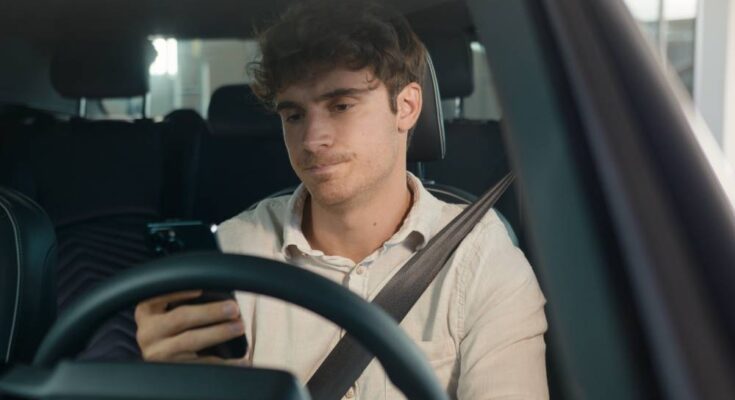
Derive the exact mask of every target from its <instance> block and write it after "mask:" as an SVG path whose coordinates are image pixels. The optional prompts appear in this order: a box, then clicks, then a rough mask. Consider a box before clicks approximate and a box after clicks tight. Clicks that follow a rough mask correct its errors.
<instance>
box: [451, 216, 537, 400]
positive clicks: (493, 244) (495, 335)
mask: <svg viewBox="0 0 735 400" xmlns="http://www.w3.org/2000/svg"><path fill="white" fill-rule="evenodd" d="M493 214H494V213H493ZM489 216H490V215H489ZM493 216H494V215H493ZM471 236H474V237H472V240H471V241H470V243H466V244H467V246H466V248H465V251H464V257H463V258H464V259H465V260H467V261H466V264H465V265H464V269H463V271H462V277H461V278H460V280H459V282H458V283H459V286H460V290H459V300H460V307H461V310H462V313H463V315H462V316H461V317H460V321H461V325H460V338H461V339H460V344H459V351H460V376H459V382H458V386H457V396H458V398H459V399H461V400H485V399H504V400H505V399H534V400H535V399H548V397H549V394H548V385H547V381H546V361H545V350H546V345H545V343H544V337H543V335H544V333H545V332H546V329H547V324H546V317H545V315H544V304H545V302H546V301H545V299H544V296H543V294H542V293H541V290H540V288H539V286H538V282H537V281H536V277H535V276H534V274H533V270H532V269H531V266H530V265H529V263H528V261H527V260H526V258H525V256H524V255H523V253H522V252H521V251H520V250H519V249H518V248H516V247H515V246H513V244H512V242H511V241H510V239H509V238H508V234H507V231H506V230H505V227H504V226H503V224H502V223H501V222H500V221H499V220H498V219H497V217H496V216H494V218H486V219H484V220H483V221H481V223H480V224H478V226H477V227H476V229H475V230H474V231H473V232H472V234H471ZM469 238H470V236H468V239H469ZM458 255H459V254H458Z"/></svg>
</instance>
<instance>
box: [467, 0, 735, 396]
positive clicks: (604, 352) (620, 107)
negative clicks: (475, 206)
mask: <svg viewBox="0 0 735 400" xmlns="http://www.w3.org/2000/svg"><path fill="white" fill-rule="evenodd" d="M468 5H469V8H470V14H471V15H472V16H473V19H474V22H475V25H476V28H477V33H478V36H479V38H480V40H481V42H482V43H483V45H484V46H485V48H486V50H487V55H488V59H489V62H490V64H491V67H492V69H493V72H494V75H495V78H496V86H497V89H498V92H499V96H500V99H501V102H502V106H503V110H504V115H505V118H506V121H505V122H506V124H507V127H508V129H507V131H506V138H505V139H506V141H507V143H509V147H510V156H511V159H512V161H513V164H514V167H515V169H516V171H517V172H518V174H519V176H520V184H521V187H522V189H523V190H524V191H525V192H526V194H527V196H526V198H525V204H524V207H525V209H526V212H527V214H528V218H527V221H529V222H528V226H527V229H528V230H529V233H530V239H531V248H532V252H533V258H534V262H535V264H536V266H537V271H538V273H539V275H540V279H541V282H542V286H543V287H544V290H545V293H546V295H547V297H548V309H547V310H548V316H549V323H550V331H549V335H548V337H547V341H548V343H549V347H550V360H551V362H550V365H549V374H550V378H551V389H552V397H554V394H556V395H557V396H560V397H562V398H590V399H623V398H625V399H636V398H658V397H665V398H672V399H684V398H708V399H709V398H712V399H715V398H735V386H734V384H733V379H732V377H733V376H735V368H734V367H733V364H734V362H733V361H734V360H735V357H734V353H733V344H734V343H735V341H734V340H733V338H735V309H733V308H732V307H730V306H729V304H728V299H729V295H730V293H732V291H733V289H735V270H734V269H733V266H734V265H735V246H733V245H732V244H733V243H735V218H734V215H735V213H733V199H732V198H731V197H729V196H728V195H727V192H726V188H727V187H728V186H727V185H728V184H724V182H725V179H726V176H725V175H724V174H723V173H721V171H718V169H717V168H716V164H717V162H716V161H715V160H714V158H716V157H717V156H718V154H717V151H711V149H709V147H708V144H707V143H708V139H707V134H706V132H701V131H700V130H699V128H698V127H697V125H696V123H694V122H693V120H692V119H691V118H688V116H687V112H686V108H685V106H683V105H682V103H680V102H679V101H678V100H677V99H678V95H677V93H676V89H675V88H674V87H672V86H671V84H670V83H669V81H668V79H667V77H666V75H665V74H664V73H663V71H664V69H663V68H662V67H661V65H660V63H659V62H658V60H657V59H656V58H655V57H654V55H653V53H652V51H651V50H650V49H649V48H648V46H647V45H646V43H645V41H644V38H643V36H642V34H641V32H640V31H639V30H638V28H637V26H636V25H635V22H634V21H633V19H632V18H631V16H630V14H629V13H628V11H627V9H626V8H625V6H624V5H623V3H622V1H619V0H597V1H590V0H563V1H554V0H470V1H469V2H468ZM708 149H709V150H708ZM730 185H731V184H730ZM730 187H732V186H730Z"/></svg>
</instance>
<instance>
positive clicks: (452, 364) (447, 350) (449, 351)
mask: <svg viewBox="0 0 735 400" xmlns="http://www.w3.org/2000/svg"><path fill="white" fill-rule="evenodd" d="M414 343H415V344H416V346H417V347H418V348H419V350H421V352H422V353H423V354H424V357H426V360H427V361H428V362H429V365H431V368H432V369H433V370H434V372H435V373H436V377H437V379H438V380H439V383H440V384H441V386H442V387H444V388H446V389H447V392H448V393H449V394H450V398H454V393H455V392H456V380H457V377H458V376H459V359H458V357H457V348H456V347H455V344H454V341H452V340H451V339H442V340H431V341H423V340H422V341H414ZM385 398H386V399H387V400H394V399H404V398H405V397H404V396H403V394H401V392H400V391H399V390H398V389H397V388H396V387H395V386H394V385H393V384H392V383H391V382H390V380H389V379H387V378H386V392H385Z"/></svg>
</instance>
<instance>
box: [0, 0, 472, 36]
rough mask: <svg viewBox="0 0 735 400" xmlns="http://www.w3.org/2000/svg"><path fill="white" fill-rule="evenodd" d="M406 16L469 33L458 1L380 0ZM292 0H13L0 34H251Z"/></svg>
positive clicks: (417, 24) (4, 10) (419, 26)
mask: <svg viewBox="0 0 735 400" xmlns="http://www.w3.org/2000/svg"><path fill="white" fill-rule="evenodd" d="M379 1H380V2H383V3H387V4H390V5H392V6H393V7H395V8H397V9H399V10H400V11H401V12H402V13H404V14H405V15H407V17H408V19H409V20H410V21H411V23H412V25H413V26H414V28H415V29H416V30H418V31H419V32H437V31H439V32H441V31H443V30H448V29H451V30H454V31H456V30H457V29H458V28H459V29H461V30H464V31H466V32H468V33H472V23H471V19H470V17H469V13H468V11H467V8H466V5H465V3H464V1H461V0H401V1H395V0H393V1H391V0H379ZM291 2H292V0H244V1H243V0H206V1H203V0H108V1H100V0H42V1H36V2H22V1H20V0H12V1H7V2H5V1H4V2H2V3H1V4H0V35H10V36H16V37H17V36H20V37H23V38H27V39H29V40H32V41H51V42H57V41H64V40H72V41H74V40H81V39H101V38H108V37H116V36H118V37H119V36H123V37H128V36H150V35H165V36H174V37H178V38H233V37H249V36H252V32H253V28H254V27H256V28H257V27H258V26H260V25H262V24H267V23H269V22H270V21H273V19H274V18H275V17H276V16H277V15H278V14H279V13H280V12H281V11H282V10H283V9H284V8H285V7H286V6H287V5H288V4H289V3H291Z"/></svg>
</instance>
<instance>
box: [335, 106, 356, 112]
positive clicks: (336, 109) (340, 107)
mask: <svg viewBox="0 0 735 400" xmlns="http://www.w3.org/2000/svg"><path fill="white" fill-rule="evenodd" d="M352 106H353V105H352V104H335V105H334V106H333V107H332V108H333V109H334V111H336V112H344V111H347V110H349V109H350V108H352Z"/></svg>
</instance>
